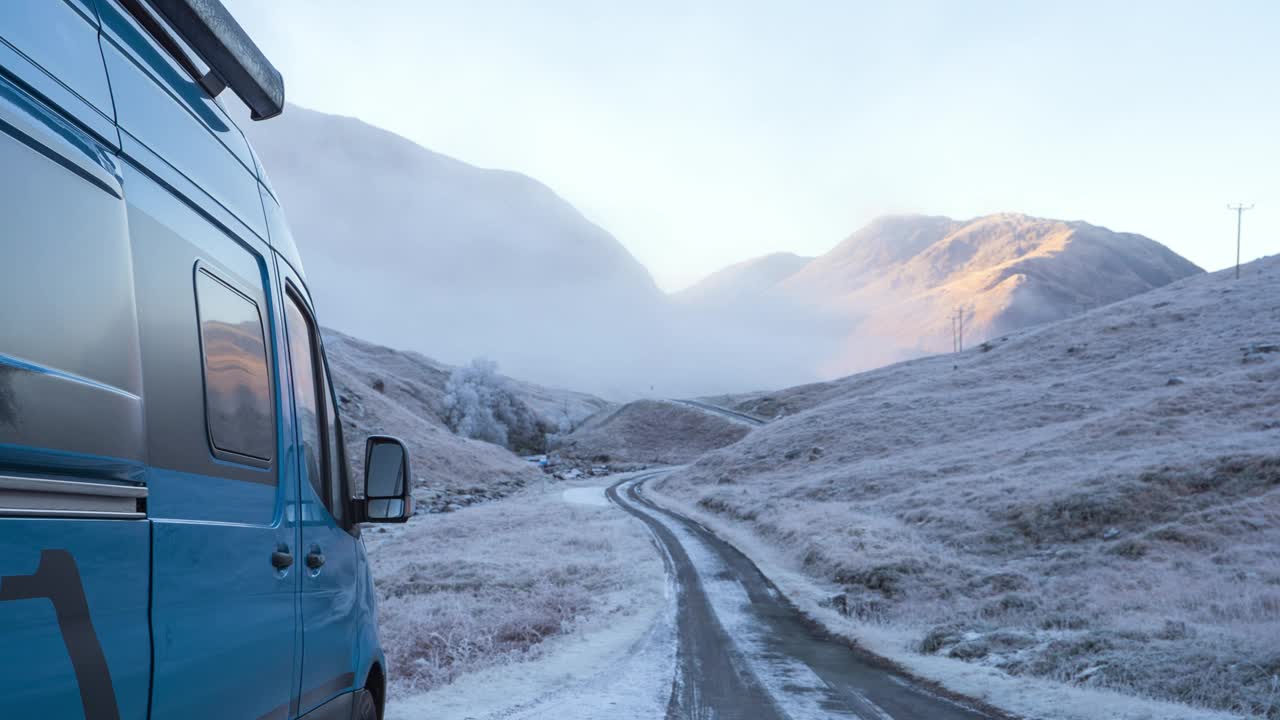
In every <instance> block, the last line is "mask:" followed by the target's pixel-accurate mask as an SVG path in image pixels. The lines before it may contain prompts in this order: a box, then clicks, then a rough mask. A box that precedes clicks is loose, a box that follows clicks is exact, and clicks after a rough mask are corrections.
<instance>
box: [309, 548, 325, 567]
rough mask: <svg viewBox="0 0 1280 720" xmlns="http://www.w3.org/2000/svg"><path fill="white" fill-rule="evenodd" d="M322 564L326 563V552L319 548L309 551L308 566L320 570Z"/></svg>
mask: <svg viewBox="0 0 1280 720" xmlns="http://www.w3.org/2000/svg"><path fill="white" fill-rule="evenodd" d="M321 565H324V553H322V552H320V551H319V550H312V551H311V552H309V553H307V567H309V568H311V569H312V570H319V569H320V566H321Z"/></svg>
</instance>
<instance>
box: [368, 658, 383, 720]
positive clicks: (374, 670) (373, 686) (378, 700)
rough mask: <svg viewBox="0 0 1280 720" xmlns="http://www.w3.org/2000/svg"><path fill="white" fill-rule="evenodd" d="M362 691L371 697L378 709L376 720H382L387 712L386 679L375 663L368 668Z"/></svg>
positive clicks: (380, 667) (380, 668)
mask: <svg viewBox="0 0 1280 720" xmlns="http://www.w3.org/2000/svg"><path fill="white" fill-rule="evenodd" d="M364 689H365V690H368V691H369V694H370V695H372V696H373V704H374V706H375V707H377V708H378V720H382V718H383V717H384V716H385V714H386V710H387V678H386V675H384V674H383V672H382V666H381V665H379V664H378V663H376V662H375V663H374V664H373V666H372V667H370V668H369V676H368V678H366V679H365V681H364Z"/></svg>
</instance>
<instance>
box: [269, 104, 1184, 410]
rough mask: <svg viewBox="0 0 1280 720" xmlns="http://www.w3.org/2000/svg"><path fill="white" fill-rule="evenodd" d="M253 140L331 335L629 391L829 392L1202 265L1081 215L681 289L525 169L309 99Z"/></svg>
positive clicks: (842, 246) (949, 231)
mask: <svg viewBox="0 0 1280 720" xmlns="http://www.w3.org/2000/svg"><path fill="white" fill-rule="evenodd" d="M247 132H248V134H249V136H250V139H251V140H252V141H253V143H254V145H255V147H256V149H257V151H258V153H259V154H260V155H261V157H262V160H263V164H264V165H265V166H266V169H267V173H268V175H269V176H270V178H271V182H272V184H273V187H274V188H275V191H276V192H277V194H278V195H279V199H280V200H281V202H282V204H283V206H284V208H285V210H286V212H287V213H288V215H289V217H290V221H291V223H292V226H293V233H294V236H295V239H296V241H297V243H298V246H299V249H300V250H301V253H302V256H303V257H304V258H305V261H304V262H305V268H303V270H304V272H305V274H306V275H307V278H308V284H309V286H310V287H311V288H312V291H313V292H314V294H315V298H314V299H315V302H316V305H317V309H318V312H319V313H320V316H321V317H322V318H323V319H324V322H325V324H326V325H328V326H330V327H333V328H335V329H337V330H340V331H343V332H345V333H348V334H351V335H353V336H356V337H359V338H363V339H366V340H369V341H372V342H376V343H379V344H383V345H387V346H390V347H394V348H400V349H406V350H414V351H418V352H420V353H422V354H424V355H426V356H428V357H430V358H434V359H436V360H439V361H441V362H445V363H448V364H451V365H465V364H468V363H470V362H471V361H472V360H473V359H475V358H486V359H489V360H492V361H495V362H497V363H498V366H499V368H500V369H501V372H502V373H504V374H506V375H509V376H512V377H516V378H520V379H523V380H528V381H531V382H536V383H541V384H544V385H550V386H555V387H563V388H569V389H573V390H578V391H582V392H589V393H593V394H596V395H599V396H601V397H604V398H608V399H611V400H632V399H636V398H640V397H696V396H704V395H715V394H723V393H734V392H747V391H754V390H767V389H773V388H781V387H787V386H792V385H797V384H802V383H806V382H811V381H817V380H825V379H831V378H834V377H838V376H842V375H847V374H850V373H853V372H857V371H861V370H867V369H871V368H874V367H878V366H881V365H885V364H888V363H892V362H895V361H898V360H903V359H907V358H912V357H918V356H920V355H927V354H932V353H939V352H949V351H951V349H952V348H953V345H952V342H953V340H952V337H951V332H952V330H951V323H952V322H953V318H954V317H956V316H957V314H959V315H962V316H963V317H964V325H965V336H966V337H965V340H966V342H968V343H970V344H973V343H976V342H981V341H983V340H985V339H987V338H989V337H991V336H993V335H994V334H998V333H1001V332H1008V331H1009V330H1012V329H1016V328H1018V327H1024V326H1027V325H1030V324H1035V323H1040V322H1045V321H1048V320H1052V319H1057V318H1062V317H1067V316H1069V315H1073V314H1076V313H1079V312H1083V311H1085V310H1088V309H1089V308H1091V307H1096V306H1099V305H1101V304H1105V303H1107V302H1112V301H1115V300H1118V299H1121V298H1124V297H1128V296H1130V295H1133V294H1136V293H1138V292H1142V291H1145V290H1148V289H1151V288H1153V287H1157V286H1159V285H1163V284H1165V283H1168V282H1171V281H1173V280H1175V279H1178V278H1180V277H1185V276H1186V275H1188V274H1191V273H1195V272H1198V271H1199V268H1197V267H1196V266H1195V265H1193V264H1192V263H1190V262H1188V261H1186V260H1184V259H1183V258H1181V257H1180V256H1178V255H1177V254H1175V253H1173V252H1172V251H1170V250H1169V249H1168V248H1165V247H1164V246H1162V245H1160V244H1159V243H1157V242H1155V241H1153V240H1151V239H1149V238H1146V237H1143V236H1141V235H1134V234H1128V233H1115V232H1112V231H1110V230H1108V229H1107V228H1101V227H1097V226H1093V225H1090V224H1088V223H1084V222H1064V221H1058V220H1047V219H1042V218H1034V217H1028V216H1025V215H1021V214H1017V213H1002V214H997V215H990V216H984V217H980V218H973V219H969V220H954V219H951V218H947V217H941V216H925V215H897V216H885V217H882V218H879V219H877V220H875V221H873V222H872V223H870V224H868V225H867V226H865V227H863V228H861V229H859V230H857V231H856V232H853V233H852V234H851V235H849V236H848V237H847V238H845V239H844V240H842V241H839V242H837V243H835V244H834V247H832V248H831V249H830V250H829V251H827V252H825V253H823V254H821V255H819V256H817V257H801V256H797V255H792V254H788V253H774V254H770V255H765V256H763V257H759V258H755V259H751V260H747V261H744V262H740V263H737V264H735V265H732V266H730V267H727V268H724V269H723V270H721V271H719V272H716V273H713V274H712V275H711V276H709V277H707V278H705V279H704V280H703V281H701V282H699V283H696V284H695V285H693V286H692V287H690V288H687V289H685V290H683V291H681V292H679V293H675V294H667V293H664V292H663V291H662V290H661V289H659V287H658V286H657V284H656V283H655V282H654V280H653V277H652V276H651V275H650V273H649V271H648V270H647V269H646V268H645V267H644V266H643V265H642V264H641V263H640V262H639V261H637V260H636V258H635V257H634V256H633V255H632V254H631V253H630V252H629V251H628V250H627V249H626V248H625V247H624V246H623V245H622V244H621V243H620V242H619V241H618V240H617V239H616V238H615V237H614V236H613V235H611V234H610V233H609V232H608V231H607V230H606V229H604V228H602V227H600V226H599V225H597V224H595V223H593V222H592V221H591V220H590V219H588V218H587V217H586V216H584V215H583V214H582V213H581V212H579V211H578V210H577V209H576V208H575V207H574V206H573V205H572V204H571V203H570V202H569V201H568V200H566V199H565V198H562V197H560V196H558V195H557V194H556V193H555V192H554V191H552V190H551V189H550V188H548V187H547V186H546V185H544V184H542V183H540V182H538V181H537V180H535V179H533V178H530V177H528V176H525V175H521V174H519V173H515V172H509V171H504V170H488V169H483V168H477V167H474V166H472V165H468V164H467V163H464V162H461V161H459V160H456V159H453V158H450V157H447V156H445V155H441V154H438V153H435V152H432V151H430V150H427V149H426V148H423V147H421V146H418V145H416V144H414V143H413V142H411V141H409V140H407V139H405V138H403V137H400V136H398V135H395V134H393V133H390V132H388V131H385V130H382V129H379V128H376V127H374V126H371V125H369V124H366V123H364V122H361V121H360V120H357V119H354V118H346V117H340V116H335V115H327V114H324V113H319V112H315V111H311V110H307V109H304V108H300V107H293V106H291V107H289V108H288V109H287V111H286V112H285V114H284V115H283V117H281V118H279V119H276V120H274V121H272V122H270V123H254V124H250V125H249V126H248V130H247ZM689 251H690V252H692V249H690V250H689Z"/></svg>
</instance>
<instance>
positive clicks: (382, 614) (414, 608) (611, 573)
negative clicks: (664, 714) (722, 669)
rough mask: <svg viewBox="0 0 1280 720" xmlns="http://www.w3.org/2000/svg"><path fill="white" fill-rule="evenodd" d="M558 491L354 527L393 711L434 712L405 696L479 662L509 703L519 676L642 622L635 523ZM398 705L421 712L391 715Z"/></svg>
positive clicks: (640, 553)
mask: <svg viewBox="0 0 1280 720" xmlns="http://www.w3.org/2000/svg"><path fill="white" fill-rule="evenodd" d="M561 490H562V486H550V485H545V484H544V485H541V486H539V487H536V488H530V489H526V490H524V491H522V492H520V493H518V494H516V495H514V496H512V497H510V498H507V499H504V500H499V501H495V502H490V503H485V504H483V505H476V506H473V507H468V508H464V509H462V510H459V511H457V512H453V513H447V514H437V515H428V516H424V517H418V518H415V519H414V520H413V521H412V522H411V523H410V524H409V526H408V527H407V528H405V529H403V530H401V531H398V532H390V533H377V532H370V533H368V534H367V535H366V537H367V544H368V547H369V556H370V561H371V563H372V565H373V571H374V579H375V583H376V584H377V586H378V594H379V621H380V633H381V638H382V642H383V647H384V649H385V650H386V653H387V656H388V664H389V674H390V678H389V680H390V701H389V707H390V708H392V711H393V712H394V713H396V714H395V715H394V717H424V718H434V717H437V715H436V712H437V711H436V710H435V708H434V703H435V700H430V701H428V700H414V699H412V698H413V696H418V695H421V694H422V693H427V692H430V691H440V689H441V688H443V687H445V686H447V685H449V684H450V683H452V682H454V681H456V680H458V679H459V678H462V677H464V676H466V675H468V674H470V673H476V672H486V671H487V672H491V673H494V674H496V675H498V676H510V677H511V678H512V683H514V684H513V685H512V686H511V688H510V690H511V694H509V695H503V694H495V697H497V698H500V699H501V700H503V701H504V702H506V703H507V704H508V706H513V705H517V704H519V703H520V702H522V699H521V698H519V697H516V693H517V691H518V690H519V688H520V687H521V685H520V683H521V682H523V683H524V684H523V687H524V688H525V689H526V690H533V689H537V690H539V691H545V689H546V687H547V685H548V684H549V683H553V681H554V680H560V681H564V682H568V681H570V680H572V679H574V678H575V677H578V676H580V675H581V674H582V672H583V671H584V670H592V671H595V670H598V669H599V667H600V666H601V664H600V663H597V662H594V661H593V662H590V663H587V662H582V663H578V662H577V661H575V660H574V659H573V658H574V656H575V653H577V652H588V653H589V652H597V653H603V654H605V655H607V654H609V653H610V652H613V650H616V648H617V647H618V646H620V645H634V644H635V643H637V642H639V639H640V638H641V637H642V636H643V635H644V634H645V633H648V632H650V631H649V630H648V628H650V627H651V626H653V625H654V624H655V621H654V620H653V618H654V617H655V616H656V615H658V614H659V613H658V612H657V610H656V609H657V608H661V607H662V606H663V605H664V603H665V602H666V601H665V595H666V579H665V573H664V572H663V567H662V562H661V560H660V558H659V556H658V555H657V554H656V553H655V552H654V550H653V546H652V543H651V541H650V537H649V533H648V531H647V529H646V528H645V526H644V525H643V524H642V523H640V522H639V521H638V520H636V519H635V518H633V517H631V516H629V515H627V514H625V513H623V512H622V511H621V510H620V509H618V508H614V507H599V506H596V505H581V504H570V503H566V502H564V499H563V497H562V495H561ZM655 632H656V631H655ZM598 633H604V634H603V635H597V634H598ZM553 641H554V642H553ZM660 646H662V644H661V643H658V644H657V645H655V648H656V647H660ZM593 647H594V648H595V650H592V648H593ZM665 647H673V646H672V645H671V643H670V642H667V643H666V646H665ZM653 652H654V653H657V654H652V653H651V655H650V657H651V658H658V657H660V656H661V653H660V652H658V651H657V650H654V651H653ZM671 652H673V651H671ZM552 656H555V657H558V658H560V659H558V660H556V659H549V658H552ZM598 657H603V655H598ZM529 661H536V662H539V663H543V665H542V669H531V668H530V667H529V666H527V665H525V664H524V663H527V662H529ZM654 662H656V661H654ZM575 663H577V664H575ZM650 664H651V665H652V663H650ZM639 672H640V671H638V670H634V671H633V674H639ZM666 672H667V676H666V677H667V690H668V692H669V690H670V686H669V678H670V670H669V667H668V669H667V670H666ZM652 674H653V675H654V676H655V677H656V676H658V675H660V674H661V671H660V670H654V671H653V673H652ZM521 677H524V678H525V680H524V681H520V678H521ZM632 691H634V689H632ZM441 692H442V691H441ZM450 692H453V693H455V694H456V693H462V695H466V693H465V691H450ZM489 692H494V693H496V692H497V691H489ZM480 694H483V693H481V692H480V691H476V693H473V694H472V695H469V696H467V700H468V702H470V701H477V698H478V697H479V695H480ZM431 697H437V695H432V696H431ZM439 697H450V695H449V693H445V694H444V695H440V696H439ZM459 697H461V695H460V696H459ZM633 699H634V698H633ZM459 702H460V703H462V701H461V700H460V701H459ZM401 703H403V704H404V707H405V708H406V709H405V710H404V711H403V712H402V711H400V710H396V709H395V708H396V707H397V705H400V704H401ZM462 705H465V703H462ZM462 705H459V707H462ZM412 708H419V709H428V708H430V710H431V711H430V713H428V714H424V715H413V714H407V715H406V714H404V713H405V712H410V710H411V709H412Z"/></svg>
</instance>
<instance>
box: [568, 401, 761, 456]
mask: <svg viewBox="0 0 1280 720" xmlns="http://www.w3.org/2000/svg"><path fill="white" fill-rule="evenodd" d="M748 429H749V426H746V425H744V424H742V423H740V422H737V421H735V420H732V419H728V418H725V417H723V416H721V415H717V414H715V413H710V412H706V411H704V410H698V409H696V408H693V407H690V406H688V405H685V404H683V403H678V402H669V401H664V400H637V401H635V402H631V403H627V404H626V405H623V406H622V407H620V408H617V409H613V410H609V411H607V412H601V413H598V414H597V415H595V416H594V417H592V418H590V419H588V420H587V421H586V422H585V423H583V424H582V426H581V427H579V428H578V429H577V430H575V431H574V432H573V433H571V434H569V435H567V436H565V437H564V438H562V439H561V443H560V448H559V449H560V452H561V454H562V455H565V456H567V457H571V458H579V459H583V460H589V461H591V460H594V461H599V462H617V461H623V462H632V463H660V464H679V463H683V462H689V461H690V460H693V459H695V458H697V457H698V456H700V455H702V454H703V453H705V452H707V451H708V450H714V449H715V448H720V447H724V446H725V445H729V444H731V443H734V442H737V441H738V440H740V439H741V438H742V436H744V435H746V434H747V430H748Z"/></svg>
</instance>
